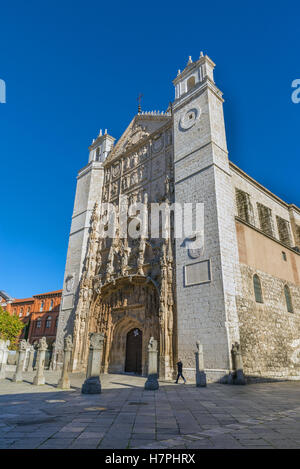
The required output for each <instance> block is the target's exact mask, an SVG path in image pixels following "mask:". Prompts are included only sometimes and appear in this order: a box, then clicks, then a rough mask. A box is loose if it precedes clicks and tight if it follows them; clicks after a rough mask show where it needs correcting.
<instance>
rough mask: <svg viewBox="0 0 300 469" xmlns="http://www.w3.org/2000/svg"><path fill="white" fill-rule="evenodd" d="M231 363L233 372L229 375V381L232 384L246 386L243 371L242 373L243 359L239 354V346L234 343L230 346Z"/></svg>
mask: <svg viewBox="0 0 300 469" xmlns="http://www.w3.org/2000/svg"><path fill="white" fill-rule="evenodd" d="M231 353H232V362H233V368H234V372H233V373H232V374H231V379H230V380H229V382H230V383H232V384H242V385H243V384H246V380H245V376H244V371H243V358H242V354H241V348H240V344H239V343H238V342H235V343H234V344H233V345H232V349H231Z"/></svg>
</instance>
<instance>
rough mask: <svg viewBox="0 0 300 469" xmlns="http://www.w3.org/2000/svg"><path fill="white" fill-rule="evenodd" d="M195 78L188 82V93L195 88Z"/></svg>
mask: <svg viewBox="0 0 300 469" xmlns="http://www.w3.org/2000/svg"><path fill="white" fill-rule="evenodd" d="M195 83H196V81H195V77H190V78H189V79H188V81H187V91H190V90H191V89H192V88H194V86H195Z"/></svg>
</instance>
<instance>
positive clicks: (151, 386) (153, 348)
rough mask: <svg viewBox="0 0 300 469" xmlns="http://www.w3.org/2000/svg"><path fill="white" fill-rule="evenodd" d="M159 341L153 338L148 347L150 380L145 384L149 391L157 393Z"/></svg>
mask: <svg viewBox="0 0 300 469" xmlns="http://www.w3.org/2000/svg"><path fill="white" fill-rule="evenodd" d="M157 354H158V350H157V340H155V339H154V337H151V338H150V340H149V345H148V378H147V381H146V383H145V389H146V390H147V391H156V389H158V388H159V384H158V373H157Z"/></svg>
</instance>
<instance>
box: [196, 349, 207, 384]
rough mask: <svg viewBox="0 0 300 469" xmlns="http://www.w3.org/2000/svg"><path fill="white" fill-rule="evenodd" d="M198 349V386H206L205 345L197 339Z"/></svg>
mask: <svg viewBox="0 0 300 469" xmlns="http://www.w3.org/2000/svg"><path fill="white" fill-rule="evenodd" d="M196 346H197V351H196V352H195V360H196V386H197V388H205V386H206V373H205V371H204V359H203V346H202V344H201V343H200V342H199V341H197V342H196Z"/></svg>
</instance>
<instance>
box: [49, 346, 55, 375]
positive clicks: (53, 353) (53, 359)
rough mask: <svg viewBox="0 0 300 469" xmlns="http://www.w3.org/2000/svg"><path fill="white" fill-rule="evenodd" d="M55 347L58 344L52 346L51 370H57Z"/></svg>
mask: <svg viewBox="0 0 300 469" xmlns="http://www.w3.org/2000/svg"><path fill="white" fill-rule="evenodd" d="M55 347H56V343H55V342H53V344H52V353H51V360H50V364H49V370H53V371H54V370H55V368H56V353H55Z"/></svg>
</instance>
